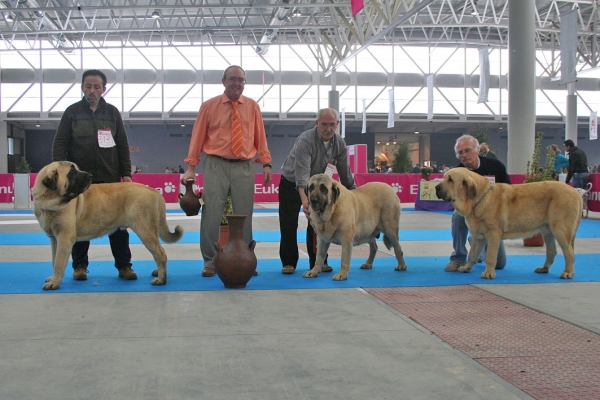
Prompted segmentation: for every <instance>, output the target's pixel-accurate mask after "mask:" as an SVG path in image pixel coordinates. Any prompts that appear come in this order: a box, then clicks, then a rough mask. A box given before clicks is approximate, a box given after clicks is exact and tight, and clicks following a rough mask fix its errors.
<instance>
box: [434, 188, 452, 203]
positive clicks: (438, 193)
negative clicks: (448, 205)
mask: <svg viewBox="0 0 600 400" xmlns="http://www.w3.org/2000/svg"><path fill="white" fill-rule="evenodd" d="M435 195H436V196H437V197H438V199H442V200H446V201H452V199H451V198H450V196H448V194H447V193H446V191H445V190H444V188H443V187H442V185H441V184H439V185H437V186H436V187H435Z"/></svg>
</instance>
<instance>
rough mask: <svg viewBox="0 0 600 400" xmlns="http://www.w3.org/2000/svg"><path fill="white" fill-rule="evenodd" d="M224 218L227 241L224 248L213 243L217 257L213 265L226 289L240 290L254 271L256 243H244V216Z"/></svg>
mask: <svg viewBox="0 0 600 400" xmlns="http://www.w3.org/2000/svg"><path fill="white" fill-rule="evenodd" d="M226 217H227V222H228V223H229V241H228V242H227V244H226V245H225V246H224V247H221V246H219V243H215V247H216V248H217V255H216V256H215V257H214V258H213V265H214V267H215V271H216V272H217V275H219V278H220V279H221V281H222V282H223V284H224V285H225V287H226V288H231V289H241V288H245V287H246V284H247V283H248V281H249V280H250V278H252V276H253V275H254V271H255V270H256V263H257V261H256V255H255V254H254V247H255V246H256V242H255V241H254V240H253V241H252V242H250V245H246V242H244V239H243V231H244V220H245V219H246V216H245V215H227V216H226Z"/></svg>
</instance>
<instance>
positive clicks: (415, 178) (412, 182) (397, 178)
mask: <svg viewBox="0 0 600 400" xmlns="http://www.w3.org/2000/svg"><path fill="white" fill-rule="evenodd" d="M443 176H444V175H443V174H431V179H437V178H442V177H443ZM354 179H355V180H356V186H362V185H364V184H365V183H368V182H384V183H387V184H388V185H390V186H391V187H392V188H393V189H394V191H395V192H396V193H397V194H398V198H399V199H400V201H401V202H402V203H414V202H415V200H416V199H417V191H418V190H419V181H420V180H421V174H356V175H354Z"/></svg>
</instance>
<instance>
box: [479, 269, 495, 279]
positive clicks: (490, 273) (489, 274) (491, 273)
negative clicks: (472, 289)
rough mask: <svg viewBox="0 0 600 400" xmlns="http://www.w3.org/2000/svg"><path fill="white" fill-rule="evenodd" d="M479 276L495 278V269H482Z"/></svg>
mask: <svg viewBox="0 0 600 400" xmlns="http://www.w3.org/2000/svg"><path fill="white" fill-rule="evenodd" d="M481 277H482V278H483V279H496V271H494V270H491V271H488V270H487V269H486V270H485V271H483V273H482V274H481Z"/></svg>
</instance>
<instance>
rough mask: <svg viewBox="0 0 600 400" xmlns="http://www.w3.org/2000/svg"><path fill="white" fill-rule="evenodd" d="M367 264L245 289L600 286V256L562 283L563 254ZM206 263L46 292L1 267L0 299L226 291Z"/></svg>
mask: <svg viewBox="0 0 600 400" xmlns="http://www.w3.org/2000/svg"><path fill="white" fill-rule="evenodd" d="M364 260H365V259H359V258H356V259H353V260H352V267H351V269H350V273H349V275H348V280H346V281H341V282H335V281H333V280H332V277H333V274H332V273H322V274H321V275H320V276H319V277H318V278H314V279H308V278H303V277H302V274H303V273H304V272H305V271H307V270H308V260H302V261H301V262H300V264H299V266H298V270H297V272H296V273H295V274H293V275H283V274H282V273H281V263H280V261H279V260H273V259H270V260H259V262H258V268H257V269H258V271H259V275H258V276H256V277H253V278H252V279H251V280H250V282H248V285H247V287H246V289H248V290H273V289H331V288H360V287H363V288H365V287H412V286H449V285H470V284H521V283H569V282H598V281H600V271H599V270H598V268H599V267H598V266H599V265H600V254H581V255H577V258H576V263H575V278H574V279H568V280H567V279H560V278H559V276H560V273H561V272H562V270H563V267H564V258H563V257H562V255H559V256H557V257H556V261H555V264H554V266H553V268H552V270H551V271H550V273H549V274H536V273H534V272H533V270H534V269H535V268H536V267H537V266H539V265H542V263H543V261H544V256H541V255H532V256H509V262H508V265H507V266H506V268H505V269H503V270H500V271H497V272H496V279H494V280H487V279H481V278H480V275H481V272H482V271H483V269H484V265H483V264H477V265H476V266H475V267H474V268H473V271H472V272H471V273H468V274H465V273H458V272H455V273H449V272H444V265H445V264H446V262H447V261H448V257H446V256H444V257H406V263H407V265H408V269H407V270H406V271H403V272H397V271H394V267H395V265H396V263H395V259H393V258H387V257H386V258H379V259H377V260H376V261H375V266H374V268H373V269H371V270H361V269H360V268H359V266H360V265H361V264H362V262H364ZM330 265H331V266H333V269H334V272H337V271H338V270H339V265H340V260H339V259H330ZM202 266H203V262H202V261H196V260H172V261H169V269H168V283H167V285H165V286H159V287H156V286H152V285H151V284H150V281H151V280H152V278H151V276H150V272H151V271H152V270H153V269H154V267H155V265H154V262H153V261H134V269H135V271H136V272H137V274H138V280H137V281H124V280H122V279H118V278H117V271H116V269H115V268H114V266H113V262H110V261H97V262H91V263H90V265H89V268H88V269H89V271H90V272H89V275H88V280H87V281H74V280H73V279H72V278H71V273H72V269H71V267H70V266H68V267H67V273H66V276H65V279H64V280H63V283H62V286H61V287H60V289H59V290H57V291H48V292H46V291H44V290H42V285H43V284H44V281H45V279H46V278H47V277H48V276H49V275H50V274H51V273H52V267H51V264H50V263H49V262H29V263H27V262H23V263H0V271H1V273H2V280H1V281H0V294H30V293H94V292H168V291H186V290H224V289H225V288H224V287H223V284H222V283H221V281H220V279H219V278H218V277H216V276H215V277H213V278H203V277H201V276H200V271H201V270H202ZM226 290H239V289H226Z"/></svg>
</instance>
